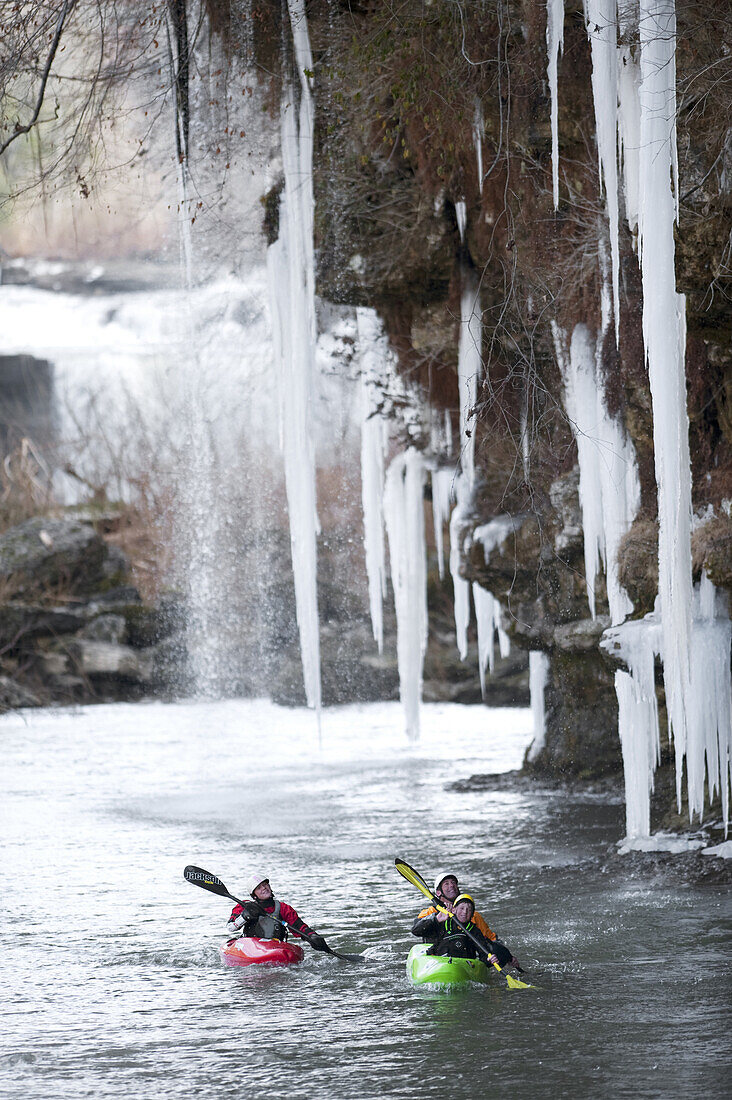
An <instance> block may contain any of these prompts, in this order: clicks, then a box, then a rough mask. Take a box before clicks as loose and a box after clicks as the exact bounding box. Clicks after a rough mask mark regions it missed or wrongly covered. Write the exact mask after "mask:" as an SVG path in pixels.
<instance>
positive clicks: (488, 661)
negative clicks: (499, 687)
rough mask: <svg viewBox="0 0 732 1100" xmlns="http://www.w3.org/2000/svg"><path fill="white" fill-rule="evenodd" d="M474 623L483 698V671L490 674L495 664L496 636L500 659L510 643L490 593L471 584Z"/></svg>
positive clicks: (498, 606) (507, 650)
mask: <svg viewBox="0 0 732 1100" xmlns="http://www.w3.org/2000/svg"><path fill="white" fill-rule="evenodd" d="M473 603H474V604H475V621H476V623H477V626H478V672H479V674H480V691H481V694H482V696H483V698H485V671H486V669H488V670H489V672H490V673H491V674H492V673H493V669H494V667H495V663H496V655H495V638H496V635H497V636H498V642H499V652H500V654H501V657H507V656H508V654H509V653H510V652H511V642H510V640H509V637H508V635H507V634H506V631H505V630H504V629H503V609H502V608H501V604H500V601H499V600H497V599H496V597H495V596H494V595H493V593H492V592H489V591H488V589H487V588H483V586H482V585H480V584H475V583H474V584H473Z"/></svg>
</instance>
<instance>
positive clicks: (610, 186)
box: [585, 0, 620, 344]
mask: <svg viewBox="0 0 732 1100" xmlns="http://www.w3.org/2000/svg"><path fill="white" fill-rule="evenodd" d="M585 9H586V15H587V33H588V35H589V39H590V46H591V50H592V98H593V100H594V104H595V128H596V132H597V159H598V166H599V172H600V186H601V187H602V186H604V188H605V200H606V202H607V215H608V222H609V226H610V251H611V257H612V286H613V313H614V315H615V342H616V344H617V343H618V341H619V339H620V243H619V235H618V234H619V225H618V157H617V117H618V110H617V108H618V48H617V40H618V28H617V22H616V14H617V0H585Z"/></svg>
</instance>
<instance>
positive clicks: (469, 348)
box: [458, 268, 483, 487]
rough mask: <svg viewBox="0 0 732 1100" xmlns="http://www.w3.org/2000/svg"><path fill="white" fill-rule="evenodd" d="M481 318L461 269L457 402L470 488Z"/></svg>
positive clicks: (475, 292)
mask: <svg viewBox="0 0 732 1100" xmlns="http://www.w3.org/2000/svg"><path fill="white" fill-rule="evenodd" d="M482 333H483V319H482V315H481V309H480V291H479V286H478V280H477V278H476V276H475V272H474V271H473V270H472V268H465V269H464V270H463V290H462V295H461V298H460V344H459V347H458V399H459V402H460V449H461V450H460V455H461V463H462V468H463V473H464V474H465V475H466V477H467V480H468V485H469V486H470V487H472V484H473V473H474V455H475V414H474V410H475V401H476V396H477V393H478V379H479V378H480V376H481V374H482V371H483V360H482V357H481V341H482Z"/></svg>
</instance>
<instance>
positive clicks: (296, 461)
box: [267, 0, 321, 716]
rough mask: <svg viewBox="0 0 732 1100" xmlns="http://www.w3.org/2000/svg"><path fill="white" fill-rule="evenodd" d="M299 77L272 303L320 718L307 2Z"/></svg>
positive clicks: (293, 531) (300, 2) (303, 615)
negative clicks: (312, 427) (313, 437)
mask: <svg viewBox="0 0 732 1100" xmlns="http://www.w3.org/2000/svg"><path fill="white" fill-rule="evenodd" d="M288 6H289V11H290V21H291V24H292V33H293V40H294V45H295V56H296V61H297V67H298V71H299V74H300V106H299V111H298V110H297V108H296V106H295V98H296V97H295V91H294V89H293V88H291V87H286V88H285V89H284V91H283V97H282V112H281V137H282V162H283V171H284V177H285V185H284V189H283V191H282V195H281V198H280V236H279V239H278V240H277V241H276V242H275V243H274V244H273V245H271V247H270V248H269V249H268V252H267V268H268V274H269V285H270V302H271V309H272V324H273V330H274V332H273V336H274V348H275V364H276V368H277V372H278V376H279V394H280V400H281V406H280V409H281V441H282V446H283V451H284V463H285V485H286V490H287V507H288V512H289V517H290V546H291V550H292V566H293V572H294V578H295V604H296V611H297V624H298V629H299V632H300V650H301V654H302V665H303V679H304V684H305V694H306V697H307V701H308V706H310V707H313V708H314V709H315V710H316V711H317V713H318V716H319V715H320V703H321V693H320V635H319V624H318V596H317V546H316V538H317V534H318V530H319V524H318V516H317V508H316V492H315V455H314V445H313V439H312V435H311V423H312V420H313V408H312V406H313V384H314V377H313V376H314V370H315V345H316V320H315V273H314V260H313V210H314V203H313V173H312V157H313V102H312V96H311V93H310V83H309V78H308V76H307V73H308V72H309V71H310V70H311V68H312V57H311V54H310V43H309V39H308V30H307V21H306V18H305V6H304V0H288Z"/></svg>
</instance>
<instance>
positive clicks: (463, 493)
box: [450, 474, 470, 661]
mask: <svg viewBox="0 0 732 1100" xmlns="http://www.w3.org/2000/svg"><path fill="white" fill-rule="evenodd" d="M455 496H456V498H457V504H456V505H455V507H454V508H453V510H452V516H451V517H450V575H451V577H452V588H453V608H454V613H455V635H456V638H457V648H458V653H459V654H460V660H461V661H464V660H465V658H466V657H467V655H468V626H469V625H470V583H469V582H468V581H466V580H465V578H464V577H461V576H460V525H461V524H462V523H463V521H464V520H465V518H466V516H467V505H468V501H469V499H470V486H469V485H468V479H467V477H466V476H465V474H462V475H460V476H459V477H457V478H456V479H455Z"/></svg>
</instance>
